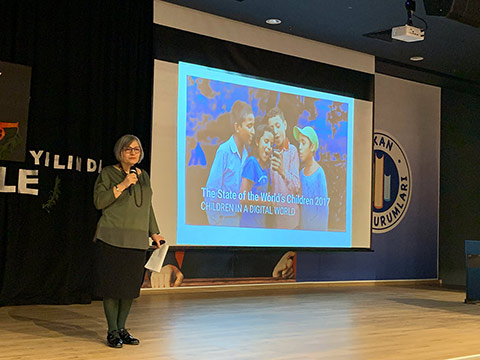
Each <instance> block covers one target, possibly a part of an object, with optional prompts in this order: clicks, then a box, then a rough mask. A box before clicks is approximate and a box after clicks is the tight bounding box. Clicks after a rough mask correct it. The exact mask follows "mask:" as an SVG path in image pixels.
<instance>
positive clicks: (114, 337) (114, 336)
mask: <svg viewBox="0 0 480 360" xmlns="http://www.w3.org/2000/svg"><path fill="white" fill-rule="evenodd" d="M107 345H108V346H110V347H113V348H121V347H122V346H123V341H122V339H121V338H120V333H119V331H118V330H113V331H112V332H109V333H108V334H107Z"/></svg>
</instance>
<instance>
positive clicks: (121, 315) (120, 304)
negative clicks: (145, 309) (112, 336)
mask: <svg viewBox="0 0 480 360" xmlns="http://www.w3.org/2000/svg"><path fill="white" fill-rule="evenodd" d="M132 302H133V299H109V298H105V299H103V310H104V311H105V317H106V318H107V323H108V332H112V331H113V330H119V329H125V323H126V322H127V317H128V313H129V312H130V307H131V306H132Z"/></svg>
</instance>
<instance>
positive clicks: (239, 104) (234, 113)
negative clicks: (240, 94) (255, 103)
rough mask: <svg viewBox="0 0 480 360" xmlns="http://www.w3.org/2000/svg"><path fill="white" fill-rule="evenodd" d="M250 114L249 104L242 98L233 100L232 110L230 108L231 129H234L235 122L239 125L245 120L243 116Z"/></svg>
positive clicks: (251, 112)
mask: <svg viewBox="0 0 480 360" xmlns="http://www.w3.org/2000/svg"><path fill="white" fill-rule="evenodd" d="M250 114H252V115H253V110H252V106H251V105H250V104H247V103H246V102H245V101H242V100H237V101H235V102H234V103H233V105H232V110H230V125H232V129H234V127H235V123H237V124H239V125H241V124H242V123H243V122H244V121H245V119H244V118H245V116H247V115H250Z"/></svg>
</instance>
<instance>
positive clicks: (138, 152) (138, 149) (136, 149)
mask: <svg viewBox="0 0 480 360" xmlns="http://www.w3.org/2000/svg"><path fill="white" fill-rule="evenodd" d="M123 151H125V152H126V153H129V154H131V153H134V154H140V148H139V147H134V148H131V147H130V146H129V147H126V148H123Z"/></svg>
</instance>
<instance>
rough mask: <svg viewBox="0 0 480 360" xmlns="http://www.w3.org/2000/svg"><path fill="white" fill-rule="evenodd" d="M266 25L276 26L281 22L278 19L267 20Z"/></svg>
mask: <svg viewBox="0 0 480 360" xmlns="http://www.w3.org/2000/svg"><path fill="white" fill-rule="evenodd" d="M265 22H266V23H267V24H268V25H278V24H281V23H282V20H280V19H267V20H266V21H265Z"/></svg>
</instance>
